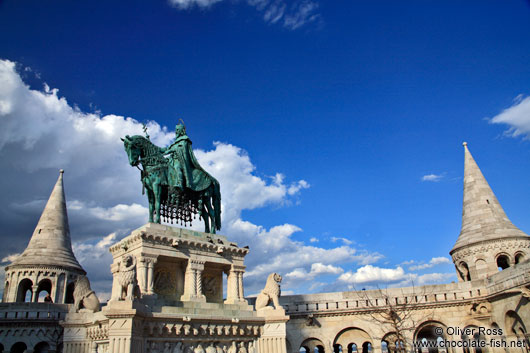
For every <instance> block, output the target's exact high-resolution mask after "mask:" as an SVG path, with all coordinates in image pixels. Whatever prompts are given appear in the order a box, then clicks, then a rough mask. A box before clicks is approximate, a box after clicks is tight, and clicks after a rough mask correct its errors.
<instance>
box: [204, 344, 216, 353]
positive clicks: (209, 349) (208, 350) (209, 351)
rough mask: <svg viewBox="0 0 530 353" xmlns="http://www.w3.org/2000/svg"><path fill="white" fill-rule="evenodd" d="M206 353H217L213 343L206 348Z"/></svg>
mask: <svg viewBox="0 0 530 353" xmlns="http://www.w3.org/2000/svg"><path fill="white" fill-rule="evenodd" d="M206 353H217V349H216V348H215V347H214V345H213V343H210V344H209V345H208V347H206Z"/></svg>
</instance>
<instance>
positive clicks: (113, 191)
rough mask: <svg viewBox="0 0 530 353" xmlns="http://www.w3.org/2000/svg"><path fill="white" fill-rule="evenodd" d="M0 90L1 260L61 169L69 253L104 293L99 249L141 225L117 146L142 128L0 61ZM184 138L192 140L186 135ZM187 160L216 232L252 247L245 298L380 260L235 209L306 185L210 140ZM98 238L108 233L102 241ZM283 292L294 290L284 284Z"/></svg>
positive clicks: (132, 181) (141, 202)
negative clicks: (212, 204)
mask: <svg viewBox="0 0 530 353" xmlns="http://www.w3.org/2000/svg"><path fill="white" fill-rule="evenodd" d="M0 82H1V84H0V105H1V108H0V121H2V129H1V130H0V151H1V152H2V153H0V163H1V164H2V165H3V166H4V167H5V169H4V171H3V178H4V180H5V183H3V184H2V185H5V186H0V187H1V189H0V192H2V195H3V197H4V203H5V204H6V205H8V207H5V208H3V209H2V210H0V222H1V223H2V225H3V231H2V233H0V238H4V239H5V238H7V237H12V235H13V234H15V231H14V230H15V229H18V230H17V232H18V233H16V235H17V236H16V237H15V239H16V241H13V242H10V244H9V247H6V248H4V249H3V250H2V251H3V254H2V256H7V254H11V253H14V252H19V251H21V250H23V249H24V247H25V246H26V245H27V241H28V240H29V236H30V235H31V233H32V231H33V229H31V227H32V226H33V225H34V224H35V221H36V220H37V219H38V217H39V215H40V212H41V211H42V207H43V205H44V203H45V201H46V199H47V197H48V196H49V193H50V191H51V188H52V187H53V184H54V182H55V180H56V178H57V171H58V170H59V169H65V170H66V172H65V176H64V183H65V190H66V196H67V199H68V200H70V201H69V202H68V207H69V219H70V229H71V235H72V241H73V244H74V251H75V254H76V256H77V258H78V260H79V261H80V263H81V264H82V265H83V267H84V268H85V270H86V271H87V272H88V275H89V278H90V281H91V283H92V286H93V289H95V290H96V292H98V294H100V295H102V293H107V292H108V291H109V289H110V287H111V276H110V272H109V265H110V263H111V261H112V259H111V257H110V254H109V252H108V250H107V247H108V245H109V244H110V243H111V242H114V241H117V240H119V239H120V238H122V237H123V236H125V235H127V234H129V232H130V231H131V230H132V229H134V228H137V227H139V226H141V225H142V224H143V223H145V222H146V221H147V216H146V205H147V201H146V197H145V196H143V195H141V184H140V181H139V174H138V173H139V172H138V170H137V169H135V168H132V167H130V165H129V163H128V160H127V156H126V154H125V151H124V148H123V143H122V142H121V141H120V137H123V136H124V135H126V134H129V135H134V134H143V131H142V124H141V123H140V122H138V121H137V120H135V119H133V118H126V117H123V116H119V115H113V114H110V115H105V116H101V115H100V114H99V113H85V112H82V111H80V110H79V109H77V108H73V107H72V106H71V104H69V103H68V102H67V100H66V99H65V98H64V97H60V96H59V93H58V92H59V91H58V90H57V89H50V88H49V87H47V86H45V88H44V90H34V89H30V88H29V87H28V86H27V85H25V84H24V82H23V81H22V80H21V78H20V75H19V74H18V73H17V72H16V65H15V63H13V62H10V61H6V60H3V61H2V60H0ZM147 125H148V129H149V135H150V136H151V140H152V141H153V142H154V143H156V144H157V145H159V146H166V145H167V144H169V143H170V142H171V140H172V138H173V133H172V132H168V131H167V129H166V128H165V127H162V126H160V125H159V124H157V123H156V122H148V124H147ZM188 130H189V131H190V133H191V135H192V136H193V133H192V132H191V129H190V127H188ZM195 153H196V156H197V158H198V160H199V162H200V163H201V165H202V166H203V167H204V168H205V169H206V170H208V171H209V172H210V173H211V174H212V175H214V176H215V177H216V178H217V179H218V180H219V182H220V185H221V193H222V196H223V198H222V200H223V202H222V222H223V229H222V231H221V233H222V234H226V235H228V236H229V237H230V239H231V240H233V241H236V242H238V243H239V245H240V246H245V245H249V246H250V248H251V255H250V256H248V258H247V259H246V265H247V270H248V272H247V275H246V277H245V280H246V284H248V286H246V289H247V290H248V291H249V292H252V291H253V290H255V291H256V292H258V291H259V289H260V288H262V286H263V285H264V283H265V281H266V278H267V275H268V274H269V273H270V272H273V271H274V272H280V273H284V274H285V273H290V272H292V271H293V270H294V269H296V268H301V269H303V270H304V271H306V272H307V273H312V274H314V275H315V276H319V275H325V274H334V273H335V272H336V273H337V274H338V273H339V272H340V271H342V269H340V266H342V265H343V264H351V263H357V264H361V265H364V264H370V263H374V262H376V261H378V260H379V259H380V258H381V257H382V256H381V255H380V254H377V253H370V252H368V251H362V252H359V251H357V250H356V249H355V248H353V247H351V246H349V245H350V244H351V243H349V242H345V243H344V244H343V245H342V246H338V247H331V248H323V247H317V246H314V245H307V244H305V243H304V242H302V241H297V240H294V239H293V238H292V235H293V234H294V233H296V232H300V231H301V228H300V227H298V226H296V225H293V224H288V223H286V224H282V225H276V226H272V227H270V228H268V229H267V228H265V227H263V226H261V225H257V224H253V223H251V222H248V221H246V220H244V219H243V217H242V212H243V211H244V210H251V209H256V208H260V207H265V206H268V205H274V206H282V205H286V204H289V202H290V198H292V197H296V196H297V195H298V194H299V193H300V191H301V190H302V189H306V188H308V187H309V183H308V182H307V181H305V180H297V181H292V182H287V181H285V179H286V177H285V176H284V175H283V174H281V173H276V174H275V175H274V176H273V177H272V178H261V177H258V176H256V175H255V171H256V166H255V165H254V164H253V163H252V162H251V159H250V157H249V156H248V154H247V153H246V152H245V151H244V150H243V149H241V148H240V147H237V146H234V145H231V144H228V143H220V142H215V143H214V148H213V149H212V150H196V151H195ZM21 224H22V225H24V229H22V230H20V229H19V227H20V225H21ZM202 227H203V226H202V224H200V222H196V223H195V224H194V228H195V229H201V228H202ZM103 234H108V235H107V236H106V237H105V238H103V239H102V238H101V235H103ZM316 263H318V265H316ZM286 290H293V289H291V288H289V287H288V286H286Z"/></svg>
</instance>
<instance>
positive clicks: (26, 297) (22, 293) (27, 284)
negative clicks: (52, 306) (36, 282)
mask: <svg viewBox="0 0 530 353" xmlns="http://www.w3.org/2000/svg"><path fill="white" fill-rule="evenodd" d="M32 287H33V282H32V281H31V280H30V279H28V278H24V279H23V280H22V281H20V283H19V284H18V290H17V299H16V302H17V303H28V302H31V295H32V294H33V291H32ZM20 343H22V342H20Z"/></svg>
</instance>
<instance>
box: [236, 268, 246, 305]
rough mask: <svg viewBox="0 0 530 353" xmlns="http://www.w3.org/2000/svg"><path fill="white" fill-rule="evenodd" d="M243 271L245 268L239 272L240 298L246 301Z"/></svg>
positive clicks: (238, 286)
mask: <svg viewBox="0 0 530 353" xmlns="http://www.w3.org/2000/svg"><path fill="white" fill-rule="evenodd" d="M243 273H244V271H243V270H241V271H238V272H237V288H238V299H239V301H241V302H242V301H245V293H244V289H243Z"/></svg>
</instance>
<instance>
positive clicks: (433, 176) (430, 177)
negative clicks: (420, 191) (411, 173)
mask: <svg viewBox="0 0 530 353" xmlns="http://www.w3.org/2000/svg"><path fill="white" fill-rule="evenodd" d="M442 178H443V175H440V174H427V175H424V176H422V177H421V181H432V182H438V181H440V180H441V179H442Z"/></svg>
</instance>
